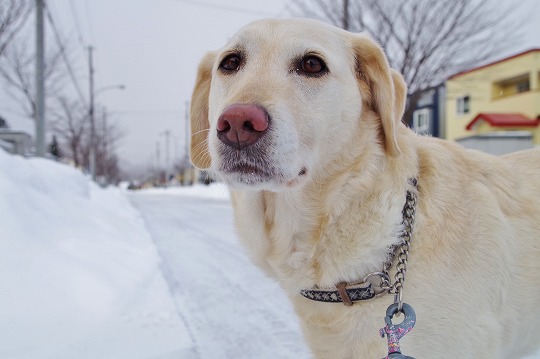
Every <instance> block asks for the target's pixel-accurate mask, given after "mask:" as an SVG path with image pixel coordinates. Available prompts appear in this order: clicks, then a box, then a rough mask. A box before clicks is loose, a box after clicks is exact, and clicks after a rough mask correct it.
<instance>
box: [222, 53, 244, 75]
mask: <svg viewBox="0 0 540 359" xmlns="http://www.w3.org/2000/svg"><path fill="white" fill-rule="evenodd" d="M240 62H241V59H240V56H238V55H236V54H231V55H229V56H227V57H225V58H224V59H223V60H222V61H221V63H220V64H219V68H220V69H222V70H225V71H236V70H238V69H239V68H240Z"/></svg>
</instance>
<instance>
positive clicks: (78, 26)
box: [69, 0, 86, 47]
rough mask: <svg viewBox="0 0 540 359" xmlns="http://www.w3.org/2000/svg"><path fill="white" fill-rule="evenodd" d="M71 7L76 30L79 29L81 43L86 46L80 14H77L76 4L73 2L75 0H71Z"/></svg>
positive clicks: (78, 34)
mask: <svg viewBox="0 0 540 359" xmlns="http://www.w3.org/2000/svg"><path fill="white" fill-rule="evenodd" d="M69 8H70V10H71V15H72V16H73V22H74V23H75V30H76V31H77V37H78V38H79V43H80V44H81V45H82V46H83V47H85V46H86V45H85V42H84V38H83V36H82V31H81V22H80V20H79V16H78V15H77V11H76V9H75V4H74V3H73V0H70V1H69Z"/></svg>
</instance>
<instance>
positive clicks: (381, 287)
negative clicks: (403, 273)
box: [362, 272, 392, 297]
mask: <svg viewBox="0 0 540 359" xmlns="http://www.w3.org/2000/svg"><path fill="white" fill-rule="evenodd" d="M375 277H378V278H379V279H380V280H379V283H377V281H376V280H375V279H374V278H375ZM362 282H364V283H369V284H371V288H373V292H374V293H375V297H380V296H382V295H384V294H386V293H388V292H390V290H391V289H392V287H391V285H390V276H389V275H388V274H387V273H384V272H372V273H368V274H367V275H366V276H365V277H364V278H363V279H362Z"/></svg>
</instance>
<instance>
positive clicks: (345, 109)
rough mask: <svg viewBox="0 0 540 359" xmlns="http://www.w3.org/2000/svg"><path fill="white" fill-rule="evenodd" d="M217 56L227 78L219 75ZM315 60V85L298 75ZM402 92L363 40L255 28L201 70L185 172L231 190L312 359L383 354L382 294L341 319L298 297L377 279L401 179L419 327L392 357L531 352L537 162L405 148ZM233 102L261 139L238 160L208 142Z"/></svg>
mask: <svg viewBox="0 0 540 359" xmlns="http://www.w3.org/2000/svg"><path fill="white" fill-rule="evenodd" d="M231 53H237V54H239V55H240V57H241V59H242V61H241V64H240V68H239V69H238V70H237V71H234V72H232V73H224V72H223V71H222V70H221V69H220V67H219V65H220V62H221V61H222V59H223V58H224V57H225V56H227V55H228V54H231ZM313 54H315V55H316V56H318V57H320V58H321V59H323V60H324V62H325V63H326V64H327V66H328V72H327V73H324V74H322V75H321V76H316V77H313V76H306V74H305V73H303V72H302V71H301V69H300V68H299V67H298V63H299V61H301V59H302V58H303V57H304V56H306V55H313ZM405 94H406V88H405V84H404V81H403V79H402V77H401V76H400V75H399V74H398V73H397V72H395V71H394V70H391V69H390V68H389V66H388V62H387V60H386V58H385V56H384V54H383V52H382V50H381V49H380V47H379V46H378V45H377V44H375V43H374V42H373V41H372V40H371V39H370V38H369V37H368V36H366V35H362V34H352V33H349V32H346V31H343V30H340V29H337V28H334V27H332V26H329V25H325V24H322V23H319V22H317V21H313V20H300V19H289V20H275V19H270V20H262V21H257V22H254V23H251V24H249V25H247V26H246V27H244V28H243V29H241V30H240V31H239V32H238V33H237V34H236V35H235V36H234V37H232V38H231V39H230V41H229V42H228V43H227V45H226V46H225V47H223V48H222V49H221V50H218V51H215V52H210V53H209V54H207V55H206V57H205V58H204V59H203V60H202V62H201V64H200V67H199V72H198V78H197V81H196V87H195V90H194V93H193V98H192V107H191V121H192V137H191V138H192V143H191V159H192V162H193V163H194V164H195V165H196V166H197V167H199V168H204V169H210V170H211V171H212V172H213V173H215V174H217V175H218V176H220V177H221V178H222V179H223V180H224V181H225V182H226V183H227V184H228V185H229V186H230V187H231V193H232V203H233V207H234V214H235V222H236V228H237V231H238V234H239V237H240V240H241V241H242V243H243V244H244V245H245V247H246V248H247V249H248V252H249V254H250V256H251V258H252V260H253V261H254V262H255V263H256V264H258V265H259V266H260V267H261V268H262V269H264V270H265V271H266V272H267V273H268V274H269V275H270V276H272V277H274V278H276V279H277V280H278V281H279V282H280V283H281V285H282V287H283V288H284V290H285V291H286V293H287V294H288V296H289V297H290V299H291V301H292V302H293V304H294V307H295V309H296V312H297V313H298V315H299V317H300V318H301V323H302V327H303V331H304V335H305V338H306V340H307V342H308V343H309V345H310V347H311V349H312V350H313V352H314V354H315V356H316V357H317V358H351V359H352V358H355V359H356V358H368V359H373V358H380V357H382V356H383V355H386V353H387V343H386V339H381V338H380V337H379V334H378V330H379V328H381V327H383V326H384V321H383V318H384V314H385V311H386V308H387V307H388V305H389V304H391V303H392V302H393V296H392V295H385V296H383V297H379V298H375V299H372V300H369V301H365V302H361V303H357V304H355V305H353V306H352V307H346V306H344V305H342V304H328V303H319V302H314V301H310V300H308V299H305V298H304V297H302V296H300V290H302V289H309V288H312V287H314V286H319V287H328V288H332V287H333V286H335V284H337V283H338V282H340V281H349V282H355V281H358V280H360V279H361V278H363V277H364V275H366V274H367V273H369V272H373V271H378V270H380V269H381V267H382V265H383V263H384V261H385V260H386V258H387V256H388V248H389V246H390V245H392V244H396V243H398V242H399V241H400V239H399V233H400V231H401V230H402V228H401V222H402V213H401V211H402V208H403V205H404V202H405V194H406V191H407V190H408V189H410V186H409V185H408V183H407V179H408V178H417V179H418V183H419V187H418V205H417V214H416V223H415V230H414V235H413V238H412V244H411V252H410V257H409V264H408V267H407V270H408V271H407V278H406V281H405V289H404V301H405V302H407V303H409V304H410V305H412V307H413V308H415V310H416V314H417V317H418V322H417V325H416V326H415V328H414V330H413V331H412V332H411V333H409V334H408V335H407V336H406V337H404V338H403V339H402V341H401V344H402V349H403V351H404V353H405V354H407V355H412V356H414V357H416V358H430V359H433V358H460V359H464V358H475V359H478V358H518V357H520V356H521V355H525V354H527V353H530V352H531V351H533V350H534V349H535V346H537V345H538V344H539V343H540V315H539V313H540V312H539V310H540V307H539V304H540V149H536V150H531V151H527V152H519V153H514V154H511V155H508V156H503V157H494V156H491V155H488V154H484V153H481V152H477V151H470V150H465V149H463V148H461V147H460V146H459V145H457V144H454V143H451V142H447V141H443V140H439V139H435V138H429V137H420V136H417V135H415V134H414V133H413V132H412V131H410V130H409V129H407V128H406V127H405V126H404V125H402V124H401V122H400V119H401V116H402V113H403V108H404V102H405ZM231 104H255V105H257V106H259V107H261V108H264V109H265V110H266V111H267V112H268V114H269V118H270V123H269V129H268V131H267V132H266V133H265V134H264V136H263V137H262V138H261V139H259V140H258V141H257V142H256V143H255V144H253V145H251V146H249V148H248V149H241V150H237V149H231V148H228V146H226V145H225V144H223V143H221V142H220V141H219V139H218V136H217V135H216V132H217V130H216V123H217V121H218V118H219V117H220V115H221V114H222V112H223V111H224V109H225V108H226V107H227V106H229V105H231ZM242 166H247V167H246V168H249V169H250V170H249V171H247V170H244V171H242V170H240V171H238V170H237V169H238V168H241V167H242ZM253 168H255V170H253ZM394 268H395V263H394ZM261 300H264V298H261Z"/></svg>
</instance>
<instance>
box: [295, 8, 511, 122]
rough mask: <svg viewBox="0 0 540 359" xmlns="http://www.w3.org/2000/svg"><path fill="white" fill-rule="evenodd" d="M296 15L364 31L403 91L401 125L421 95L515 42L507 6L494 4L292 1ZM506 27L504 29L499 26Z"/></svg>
mask: <svg viewBox="0 0 540 359" xmlns="http://www.w3.org/2000/svg"><path fill="white" fill-rule="evenodd" d="M292 4H293V5H292V8H291V11H292V12H293V13H294V14H296V15H303V16H307V17H312V18H318V19H321V20H323V21H327V22H330V23H332V24H333V25H335V26H338V27H342V28H345V29H347V30H350V31H366V32H368V33H369V34H370V35H371V36H372V37H373V38H374V39H375V40H376V41H378V42H379V43H380V44H381V46H382V47H383V48H384V49H385V52H386V54H387V56H388V59H389V62H390V65H391V66H392V67H393V68H395V69H396V70H398V71H400V72H401V73H402V74H403V76H404V77H405V80H406V82H407V85H408V101H407V107H406V110H405V114H404V117H403V120H404V122H405V123H410V121H411V119H412V113H413V112H414V109H415V107H416V105H417V103H418V100H419V99H420V97H421V95H422V93H424V92H425V91H426V90H428V89H430V88H432V87H433V86H437V85H439V84H441V83H442V82H443V81H444V80H445V79H446V78H447V77H448V76H449V75H450V74H452V73H456V72H459V71H462V70H465V69H467V68H471V67H473V66H476V65H478V64H480V63H482V62H484V61H486V60H487V59H490V58H493V56H494V55H496V54H498V53H500V52H501V51H503V50H505V47H507V46H508V44H509V43H510V42H511V41H512V40H515V38H516V34H515V32H511V31H507V30H508V28H514V26H512V27H510V21H515V19H514V18H512V16H510V14H512V13H513V12H514V9H515V8H516V6H519V5H515V4H513V5H512V6H513V8H510V7H509V6H507V7H504V6H502V5H501V3H500V2H498V1H495V0H452V1H448V0H430V1H427V0H406V1H405V0H341V1H333V0H311V1H310V0H293V1H292ZM505 25H506V26H505Z"/></svg>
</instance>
